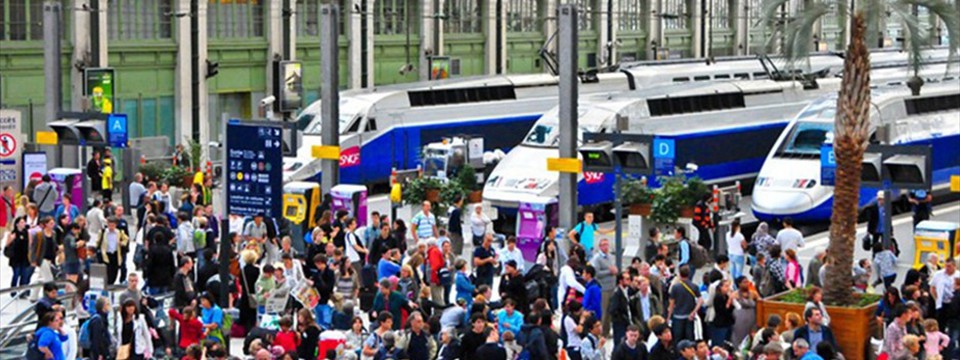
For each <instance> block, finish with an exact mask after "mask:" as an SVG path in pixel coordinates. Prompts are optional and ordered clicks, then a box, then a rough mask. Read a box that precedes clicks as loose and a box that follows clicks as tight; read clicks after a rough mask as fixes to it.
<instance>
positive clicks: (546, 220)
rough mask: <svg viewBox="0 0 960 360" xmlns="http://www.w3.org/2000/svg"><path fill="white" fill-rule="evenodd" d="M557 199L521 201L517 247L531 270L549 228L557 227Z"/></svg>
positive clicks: (533, 198)
mask: <svg viewBox="0 0 960 360" xmlns="http://www.w3.org/2000/svg"><path fill="white" fill-rule="evenodd" d="M557 206H558V205H557V199H556V198H552V197H539V196H538V197H531V198H526V199H522V200H520V207H519V208H518V209H517V247H519V248H520V252H522V253H523V259H524V260H526V268H527V269H529V268H531V267H532V266H533V264H534V263H535V262H536V261H537V250H539V249H540V243H542V242H543V237H544V236H546V233H545V232H546V230H547V226H548V225H549V226H557V223H558V219H557Z"/></svg>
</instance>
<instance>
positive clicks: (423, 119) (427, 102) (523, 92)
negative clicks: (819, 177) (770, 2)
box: [284, 50, 946, 184]
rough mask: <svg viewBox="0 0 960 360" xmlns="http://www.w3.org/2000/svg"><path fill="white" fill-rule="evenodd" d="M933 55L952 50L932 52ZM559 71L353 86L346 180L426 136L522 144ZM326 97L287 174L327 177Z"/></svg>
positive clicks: (622, 76)
mask: <svg viewBox="0 0 960 360" xmlns="http://www.w3.org/2000/svg"><path fill="white" fill-rule="evenodd" d="M872 55H873V59H872V61H873V62H874V63H903V62H905V61H906V55H905V54H903V53H901V52H897V51H879V52H875V53H873V54H872ZM926 56H927V57H928V59H938V58H943V57H945V56H946V52H945V51H943V50H935V51H931V52H929V53H928V54H927V55H926ZM760 60H761V59H758V58H757V57H729V58H718V59H717V60H715V61H709V62H708V61H704V60H699V61H696V60H680V61H667V62H662V63H637V64H627V65H624V66H622V68H621V69H620V70H619V71H618V72H613V73H602V74H586V75H584V76H581V78H580V80H581V81H580V85H579V92H580V94H581V95H588V94H596V93H607V92H611V91H636V90H641V89H646V88H650V87H654V86H660V85H664V84H672V83H683V82H702V81H713V80H724V79H759V78H766V77H768V76H769V73H768V72H767V71H768V70H771V69H770V67H769V66H770V64H773V63H781V65H780V66H781V67H782V66H783V65H782V61H781V60H778V59H773V60H772V61H769V62H767V64H768V65H767V66H764V65H763V63H762V62H761V61H760ZM803 65H804V66H803V72H804V73H809V74H817V75H819V76H831V75H832V74H836V73H837V72H838V71H840V70H841V69H842V66H843V60H842V59H841V58H840V57H839V56H837V55H835V54H829V53H825V54H816V55H813V56H811V57H810V58H809V60H808V61H807V62H805V63H804V64H803ZM558 82H559V78H558V77H556V76H552V75H548V74H535V75H504V76H495V77H482V78H464V79H453V80H444V81H435V82H424V83H415V84H407V85H393V86H387V87H382V88H374V89H368V90H356V91H346V92H344V93H343V95H342V96H341V99H340V118H339V127H340V129H339V130H340V134H341V135H340V148H341V158H340V168H341V170H340V179H341V181H342V182H346V183H356V184H373V183H385V182H387V181H388V179H389V177H390V172H391V170H392V169H394V168H396V169H413V168H416V167H417V165H420V153H421V151H422V147H423V146H424V145H426V144H429V143H432V142H436V141H440V140H441V139H442V138H443V137H449V136H451V135H457V134H462V135H469V136H471V137H483V138H484V146H485V147H486V148H487V149H501V150H503V151H509V149H511V148H512V147H514V146H516V145H517V144H519V143H520V142H521V141H522V140H523V138H524V134H525V133H526V131H527V130H528V129H530V127H531V126H532V125H533V123H534V122H535V121H536V120H537V119H538V118H539V117H540V116H541V115H543V113H545V112H546V111H547V110H549V109H551V108H553V107H554V106H556V104H557V100H558V94H559V89H558ZM319 112H320V102H319V101H317V102H314V103H313V104H311V105H310V106H309V107H307V109H305V110H304V111H303V112H302V113H301V114H300V116H299V117H298V119H297V123H298V126H299V127H300V128H301V129H302V130H303V134H304V136H303V141H302V146H300V148H299V149H298V151H297V156H296V157H289V158H284V179H285V180H287V181H291V180H308V181H319V179H320V176H319V174H320V161H318V160H316V159H314V158H313V156H312V153H311V149H312V146H313V145H319V144H320V142H321V140H320V136H319V135H320V133H321V131H322V129H321V120H320V117H319V116H318V114H319Z"/></svg>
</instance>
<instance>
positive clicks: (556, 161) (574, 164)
mask: <svg viewBox="0 0 960 360" xmlns="http://www.w3.org/2000/svg"><path fill="white" fill-rule="evenodd" d="M580 169H581V165H580V159H577V158H547V170H548V171H558V172H565V173H575V174H578V173H580Z"/></svg>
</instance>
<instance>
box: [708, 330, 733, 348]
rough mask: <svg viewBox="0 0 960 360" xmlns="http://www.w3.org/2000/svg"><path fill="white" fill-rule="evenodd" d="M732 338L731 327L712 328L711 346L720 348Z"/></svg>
mask: <svg viewBox="0 0 960 360" xmlns="http://www.w3.org/2000/svg"><path fill="white" fill-rule="evenodd" d="M729 338H730V327H729V326H727V327H715V326H711V327H710V345H711V346H720V345H723V343H724V342H726V341H727V339H729Z"/></svg>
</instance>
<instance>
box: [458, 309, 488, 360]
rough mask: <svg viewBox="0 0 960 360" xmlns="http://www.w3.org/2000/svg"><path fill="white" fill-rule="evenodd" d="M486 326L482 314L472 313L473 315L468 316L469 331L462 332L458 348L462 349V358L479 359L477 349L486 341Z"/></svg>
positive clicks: (467, 359) (465, 359) (466, 359)
mask: <svg viewBox="0 0 960 360" xmlns="http://www.w3.org/2000/svg"><path fill="white" fill-rule="evenodd" d="M486 328H487V323H486V321H484V318H483V314H473V316H471V317H470V331H467V333H465V334H463V336H462V337H461V339H460V349H461V350H462V351H463V360H475V359H480V357H478V356H477V349H478V348H480V346H481V345H483V344H484V343H486V342H487V332H486ZM483 360H485V359H483Z"/></svg>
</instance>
